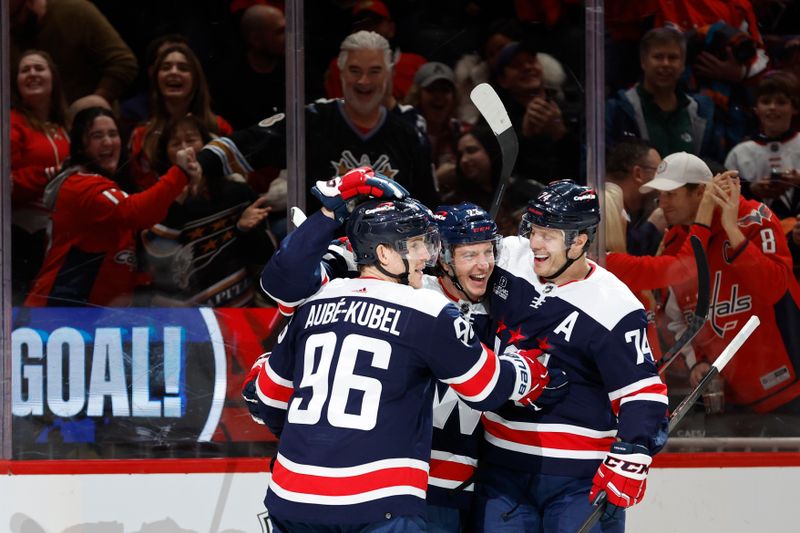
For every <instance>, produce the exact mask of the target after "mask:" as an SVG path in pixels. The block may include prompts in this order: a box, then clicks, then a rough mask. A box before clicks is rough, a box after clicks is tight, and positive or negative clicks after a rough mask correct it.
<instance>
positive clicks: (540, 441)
mask: <svg viewBox="0 0 800 533" xmlns="http://www.w3.org/2000/svg"><path fill="white" fill-rule="evenodd" d="M482 422H483V426H484V428H485V431H486V432H485V438H486V440H487V441H488V442H489V443H491V444H493V445H494V446H497V447H499V448H504V449H506V450H511V451H514V452H520V453H524V454H527V455H535V456H540V457H550V458H553V459H590V460H594V459H602V458H604V457H605V456H606V454H607V453H608V450H609V448H610V447H611V444H613V443H614V441H615V440H616V436H617V431H616V430H610V431H597V430H593V429H589V428H585V427H581V426H575V425H571V424H546V423H534V422H518V421H512V420H506V419H504V418H502V417H501V416H500V415H498V414H496V413H491V412H486V413H484V415H483V419H482Z"/></svg>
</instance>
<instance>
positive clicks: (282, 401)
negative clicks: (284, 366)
mask: <svg viewBox="0 0 800 533" xmlns="http://www.w3.org/2000/svg"><path fill="white" fill-rule="evenodd" d="M293 393H294V385H293V384H292V381H291V380H289V379H283V378H282V377H280V376H279V375H278V374H277V373H276V372H275V371H274V370H273V369H272V367H271V366H270V364H269V359H267V361H266V362H265V363H264V365H263V366H262V367H261V371H260V372H259V373H258V379H257V380H256V394H258V398H259V399H260V400H261V401H262V402H263V403H264V404H265V405H269V406H270V407H275V408H276V409H284V410H285V409H288V407H289V399H290V398H291V397H292V394H293Z"/></svg>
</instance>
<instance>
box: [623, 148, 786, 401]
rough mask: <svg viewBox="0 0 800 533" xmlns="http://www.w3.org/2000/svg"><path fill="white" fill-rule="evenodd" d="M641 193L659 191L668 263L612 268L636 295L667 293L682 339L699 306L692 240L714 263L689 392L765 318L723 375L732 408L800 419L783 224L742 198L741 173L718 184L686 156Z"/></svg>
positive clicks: (639, 260) (662, 169)
mask: <svg viewBox="0 0 800 533" xmlns="http://www.w3.org/2000/svg"><path fill="white" fill-rule="evenodd" d="M640 190H641V191H642V192H647V191H651V190H655V191H658V194H659V204H660V206H661V207H662V209H663V210H664V216H665V217H666V219H667V222H668V224H670V225H671V226H672V227H671V228H670V229H669V231H668V232H667V234H666V235H665V237H664V244H663V245H664V250H663V255H662V256H661V257H633V256H628V255H626V254H610V255H609V256H608V257H607V268H608V269H609V270H610V271H611V272H613V273H614V274H616V275H617V276H618V277H619V278H620V279H622V280H623V281H624V282H625V283H626V284H627V285H628V287H629V288H630V289H631V290H633V291H634V292H636V291H641V290H647V289H656V288H667V287H668V288H669V289H670V290H669V291H668V295H667V296H666V299H665V300H664V301H662V302H661V308H662V309H665V310H666V314H667V315H668V317H669V319H670V321H671V324H670V327H669V329H670V331H672V332H675V335H676V338H677V337H678V336H680V334H681V333H683V331H684V330H685V328H686V325H685V318H684V317H685V316H688V315H689V314H690V313H691V312H692V311H693V310H694V308H695V305H696V302H697V281H696V277H697V274H696V269H695V268H694V267H693V261H692V252H691V246H690V244H689V239H688V237H689V236H690V235H695V236H697V237H698V238H699V239H700V240H701V242H702V243H703V246H704V248H705V250H706V255H707V256H708V263H709V272H710V277H711V279H710V286H711V295H710V297H711V303H710V312H709V316H708V320H707V322H706V324H705V325H704V326H703V328H702V329H701V330H700V332H699V333H698V335H697V336H696V337H695V339H694V341H693V342H692V346H691V347H689V348H687V349H684V355H685V361H686V366H687V368H688V369H689V381H690V383H691V385H692V386H695V385H697V383H698V382H699V381H700V379H702V377H703V376H704V375H705V374H706V373H707V372H708V371H709V369H710V363H711V362H713V361H714V359H715V358H716V357H717V356H718V355H719V354H720V353H721V352H722V350H723V349H724V348H725V346H727V345H728V343H730V341H731V339H732V338H733V336H734V335H735V334H736V333H737V332H738V331H739V329H741V327H742V325H743V324H744V323H745V322H746V321H747V319H748V318H749V317H750V315H757V316H758V317H759V318H760V319H761V326H760V327H759V328H758V329H757V330H756V331H755V332H754V333H753V335H752V336H751V337H750V338H749V339H748V340H747V342H746V343H745V345H744V346H743V347H742V350H743V353H746V354H747V357H742V358H739V359H737V360H734V361H732V362H731V364H730V365H729V366H727V367H726V368H725V371H724V372H723V374H722V376H723V378H724V379H725V395H726V403H727V405H733V406H734V407H733V409H735V410H739V411H741V410H744V411H753V412H770V411H775V412H783V413H800V363H799V362H800V286H798V283H797V280H796V279H795V278H794V274H793V272H792V257H791V254H790V252H789V248H788V243H787V241H786V238H785V237H784V235H783V232H782V229H781V224H780V220H778V218H777V217H776V216H775V214H774V213H773V212H772V211H771V210H770V209H769V208H768V207H767V206H766V205H764V204H763V203H761V202H759V201H756V200H747V199H745V198H744V197H742V196H741V184H740V182H739V177H738V172H737V171H735V170H730V171H726V172H722V173H720V174H717V175H716V176H712V173H711V170H710V169H709V168H708V166H707V165H706V164H705V163H704V162H703V161H702V160H701V159H699V158H698V157H696V156H693V155H691V154H687V153H685V152H679V153H675V154H671V155H669V156H667V157H666V158H664V160H663V161H662V163H661V165H660V166H659V168H658V171H657V172H656V175H655V178H653V180H652V181H649V182H648V183H646V184H644V185H642V187H641V188H640ZM796 364H797V365H798V366H797V367H796V366H795V365H796Z"/></svg>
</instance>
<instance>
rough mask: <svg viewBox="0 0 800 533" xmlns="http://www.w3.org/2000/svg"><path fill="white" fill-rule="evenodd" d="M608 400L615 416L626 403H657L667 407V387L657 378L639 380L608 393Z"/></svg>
mask: <svg viewBox="0 0 800 533" xmlns="http://www.w3.org/2000/svg"><path fill="white" fill-rule="evenodd" d="M608 399H609V400H610V401H611V409H612V410H613V411H614V415H615V416H618V415H619V409H620V407H621V406H622V405H624V404H626V403H628V402H635V401H640V402H658V403H663V404H664V405H669V400H668V399H667V386H666V385H665V384H664V382H662V381H661V379H660V378H659V377H658V376H652V377H649V378H645V379H640V380H639V381H637V382H635V383H631V384H630V385H627V386H625V387H622V388H621V389H617V390H615V391H612V392H609V393H608Z"/></svg>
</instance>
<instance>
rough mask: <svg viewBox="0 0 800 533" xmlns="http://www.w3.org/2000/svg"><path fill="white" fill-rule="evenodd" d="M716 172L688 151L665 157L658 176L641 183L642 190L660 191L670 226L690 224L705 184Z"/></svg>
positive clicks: (665, 215) (661, 203) (640, 189)
mask: <svg viewBox="0 0 800 533" xmlns="http://www.w3.org/2000/svg"><path fill="white" fill-rule="evenodd" d="M712 177H713V175H712V174H711V169H709V168H708V165H706V164H705V162H704V161H703V160H702V159H700V158H699V157H697V156H696V155H692V154H689V153H686V152H678V153H675V154H670V155H668V156H667V157H665V158H664V159H663V160H662V161H661V164H659V165H658V168H657V169H656V174H655V177H654V178H653V179H652V180H651V181H648V182H647V183H645V184H644V185H642V186H641V187H639V192H641V193H648V192H650V191H657V192H658V205H659V207H660V208H661V209H662V210H663V211H664V217H665V218H666V219H667V224H668V225H670V226H678V225H689V224H691V223H692V221H693V220H694V217H695V214H696V213H697V209H698V207H699V206H700V201H701V200H702V199H703V193H704V192H705V185H706V184H708V183H711V179H712Z"/></svg>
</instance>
